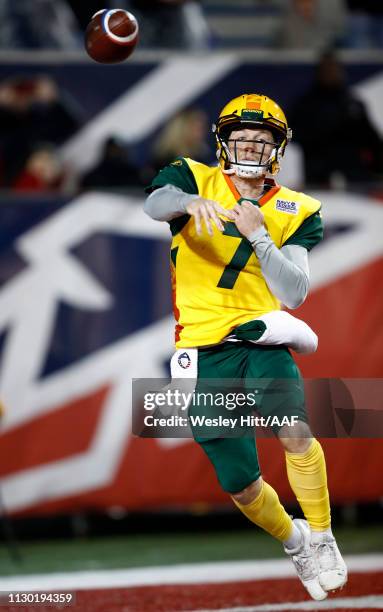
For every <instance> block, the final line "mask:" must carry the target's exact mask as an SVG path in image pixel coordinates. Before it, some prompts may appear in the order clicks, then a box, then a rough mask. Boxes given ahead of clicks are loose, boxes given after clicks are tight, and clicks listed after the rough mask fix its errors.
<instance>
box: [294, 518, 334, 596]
mask: <svg viewBox="0 0 383 612" xmlns="http://www.w3.org/2000/svg"><path fill="white" fill-rule="evenodd" d="M293 523H294V525H295V526H296V527H298V529H299V531H300V532H301V534H302V543H301V545H300V546H299V547H298V548H291V549H290V548H286V547H284V550H285V553H286V554H288V555H289V556H290V557H291V560H292V562H293V563H294V565H295V569H296V571H297V574H298V576H299V578H300V580H301V582H302V584H303V586H304V587H305V589H306V590H307V591H308V593H309V595H310V596H311V597H312V598H313V599H316V601H321V600H322V599H326V597H327V593H326V591H325V590H324V589H323V588H322V586H321V584H320V582H319V577H318V567H317V562H316V558H315V555H314V550H313V548H312V547H311V530H310V527H309V524H308V522H307V521H304V520H303V519H294V520H293Z"/></svg>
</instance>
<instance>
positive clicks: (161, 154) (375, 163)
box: [0, 0, 383, 612]
mask: <svg viewBox="0 0 383 612" xmlns="http://www.w3.org/2000/svg"><path fill="white" fill-rule="evenodd" d="M329 4H331V9H330V10H329ZM79 5H81V6H79ZM380 5H381V3H379V2H367V1H365V2H363V3H362V2H357V1H351V0H349V1H348V2H346V1H342V0H337V1H336V2H335V1H333V0H332V1H331V3H329V2H327V0H325V1H322V0H202V1H201V2H197V1H188V0H185V1H184V2H182V1H181V0H179V1H177V2H172V1H169V0H168V1H167V2H166V1H165V0H145V1H144V0H141V1H138V0H135V1H133V0H130V1H126V0H118V1H116V2H107V1H105V2H103V3H100V2H97V1H95V0H93V1H90V0H88V1H82V2H81V3H77V2H74V1H72V0H34V1H33V3H31V2H29V1H25V2H24V1H23V0H17V2H13V1H11V0H9V1H7V0H4V1H3V2H2V3H1V4H0V16H1V20H0V23H1V25H0V39H1V40H0V125H1V130H0V188H1V191H0V274H1V280H2V283H1V288H0V320H1V333H0V351H1V359H0V394H1V398H2V400H3V402H4V406H5V411H4V414H3V416H2V421H1V425H0V427H1V429H0V466H1V468H0V469H1V484H0V499H1V526H2V547H1V550H0V569H1V574H2V578H0V591H5V590H9V589H15V590H22V589H28V590H29V589H34V590H36V589H41V590H43V589H50V588H53V589H56V588H61V589H63V588H69V589H72V590H75V589H77V588H78V589H79V594H78V604H77V607H76V609H79V610H80V609H81V610H107V611H108V612H109V611H114V610H116V611H117V610H129V611H136V612H138V611H146V610H153V611H154V610H168V611H170V610H192V609H193V610H194V609H199V610H200V609H207V608H209V609H231V608H232V607H233V606H235V605H236V606H240V605H242V606H245V605H246V606H256V605H261V604H267V603H270V601H271V602H273V601H275V602H280V603H281V602H282V603H283V602H286V601H296V602H298V601H299V602H300V601H305V599H306V597H305V594H304V592H303V590H300V587H299V585H297V584H295V583H296V582H297V581H295V580H294V581H291V579H290V577H291V575H292V574H291V573H289V571H288V570H286V568H285V566H283V567H282V565H281V569H280V570H277V569H276V568H278V567H279V566H278V563H284V561H282V553H281V550H280V546H279V545H278V544H277V543H275V542H273V541H272V540H271V538H269V537H267V536H265V535H263V534H261V533H260V532H258V531H257V530H255V529H254V528H253V527H252V526H251V525H250V524H248V523H247V522H246V520H245V519H244V518H243V517H242V516H240V515H239V514H238V512H237V511H235V510H234V508H233V507H232V505H231V504H230V503H229V502H228V499H227V497H226V496H225V495H224V494H223V493H222V492H221V491H220V490H219V487H218V484H217V482H216V479H215V476H214V474H213V471H212V469H211V467H210V466H209V464H208V463H207V460H206V459H205V457H204V456H203V454H202V452H201V451H200V449H199V448H198V446H197V445H195V444H194V443H193V442H192V441H190V440H175V439H162V440H159V439H140V438H137V437H134V436H132V433H131V381H132V379H133V378H140V377H145V378H150V377H166V376H167V374H168V361H169V357H170V356H171V354H172V350H173V345H172V337H173V319H172V315H171V298H170V286H169V281H168V246H169V235H168V231H167V229H166V227H165V225H164V226H163V225H162V224H160V223H155V222H153V221H152V220H151V219H149V218H148V217H146V216H145V215H144V214H143V212H142V203H143V199H144V192H143V188H144V186H145V185H147V184H148V183H150V181H151V178H152V177H153V176H154V174H155V172H156V171H157V169H158V168H159V167H161V166H162V165H163V164H164V163H166V162H167V161H170V160H171V159H172V158H173V157H174V156H175V155H188V156H191V157H195V158H196V159H199V160H202V161H206V162H211V163H214V141H213V137H212V135H211V134H210V133H209V127H210V124H211V123H212V122H213V121H214V120H215V119H216V117H217V115H218V113H219V111H220V109H221V108H222V106H223V105H224V104H225V103H226V101H227V100H229V99H230V98H232V97H235V96H237V95H238V94H239V93H242V92H263V93H265V94H267V95H268V96H270V97H272V98H274V99H276V100H277V101H278V102H279V103H280V104H281V106H282V107H283V108H284V110H285V111H286V114H287V117H288V119H289V122H290V125H291V127H292V129H293V138H294V137H295V138H294V139H293V143H292V144H291V145H290V147H289V149H288V150H287V154H286V159H285V163H284V166H283V170H282V172H281V175H280V177H279V180H280V182H281V183H284V184H286V185H287V186H289V187H291V188H294V189H298V190H300V189H304V190H306V191H308V192H309V193H311V194H313V195H315V196H316V197H319V198H320V199H321V200H322V202H323V214H324V220H325V226H326V235H325V240H324V241H323V243H322V244H321V245H319V246H318V247H317V248H316V249H315V250H314V251H313V253H312V254H311V286H312V289H311V295H310V297H309V299H308V300H307V303H305V304H304V305H303V306H302V307H301V308H300V309H299V311H298V313H297V314H298V316H299V317H301V318H303V319H304V320H306V321H307V322H308V323H309V324H310V325H311V326H312V327H313V328H314V330H315V331H316V332H317V333H318V335H319V338H320V344H319V349H318V352H317V353H316V354H315V355H312V356H309V357H305V358H304V359H299V365H300V367H301V369H302V372H303V374H304V376H305V377H306V378H325V377H341V378H356V379H357V378H360V379H368V378H371V379H379V377H382V375H383V349H382V346H383V329H382V310H383V292H382V285H381V279H382V273H383V259H382V256H383V240H382V230H383V205H382V201H383V144H382V143H383V116H382V105H383V53H382V52H383V8H382V7H381V6H380ZM105 7H107V8H116V7H120V8H127V9H130V10H131V11H132V12H134V14H136V15H137V17H138V19H139V21H140V26H141V34H142V35H141V42H140V44H139V46H138V49H137V50H136V52H135V54H134V56H133V57H132V58H130V59H129V60H128V61H127V62H125V63H123V64H120V65H115V66H104V65H98V64H96V63H95V62H92V61H91V60H90V59H89V58H88V57H87V56H86V54H85V52H84V50H83V48H82V32H83V30H84V27H85V26H86V23H87V22H88V20H89V18H90V17H91V15H92V14H93V13H94V12H95V11H96V10H98V9H100V8H105ZM377 388H379V387H377ZM323 444H324V447H325V451H326V455H327V462H328V472H329V484H330V491H331V496H332V502H333V506H334V508H333V516H334V524H335V528H336V533H337V535H338V539H339V542H340V545H341V547H342V550H343V552H345V553H346V554H347V555H354V556H353V557H352V558H351V566H352V568H354V570H355V572H356V574H355V575H356V576H358V575H359V574H358V572H364V574H363V579H361V578H360V577H359V578H358V580H356V579H355V578H352V579H351V581H350V587H347V588H349V589H350V590H349V591H347V592H346V595H345V596H347V595H349V597H351V596H355V597H356V598H358V597H361V596H366V597H367V598H368V597H369V596H371V595H377V594H382V592H383V574H382V570H383V557H382V548H383V525H382V497H383V479H382V464H383V445H382V440H381V439H379V438H369V439H361V438H360V439H355V438H353V439H350V438H348V439H347V437H345V438H344V439H336V440H334V439H333V440H331V439H325V440H323ZM259 452H260V459H261V465H262V468H263V471H264V474H265V477H266V478H267V479H268V480H269V481H270V482H271V483H272V484H273V485H274V486H275V487H276V489H277V490H278V492H279V493H280V496H281V498H282V499H283V501H284V502H285V503H286V504H287V505H288V507H289V508H290V509H291V511H292V512H296V511H297V509H296V508H295V507H294V505H293V498H292V494H291V491H290V489H289V487H288V484H287V479H286V476H285V468H284V464H283V456H282V453H281V450H280V448H279V447H278V445H277V444H276V443H275V441H274V440H272V439H261V440H260V441H259ZM379 553H380V554H379ZM355 555H357V556H355ZM362 555H363V556H362ZM364 555H366V556H364ZM267 558H271V559H277V558H280V559H278V561H273V562H272V564H271V565H270V566H268V565H267V563H266V562H263V565H262V564H261V565H259V564H257V563H256V562H257V560H263V559H267ZM210 562H211V563H213V562H217V564H216V565H207V564H210ZM230 563H231V565H230ZM252 563H253V565H251V564H252ZM189 564H190V565H189ZM226 564H229V565H226ZM161 566H163V570H164V571H163V573H161ZM271 566H273V568H274V570H272V567H271ZM145 568H150V569H148V570H147V569H145ZM166 568H169V571H168V572H167V573H166V572H165V569H166ZM260 568H261V569H260ZM262 568H263V569H262ZM265 568H266V569H265ZM267 568H269V569H267ZM363 568H364V569H363ZM115 569H119V570H120V573H119V574H113V573H110V574H106V573H105V571H104V570H115ZM85 570H86V571H87V572H88V574H87V576H88V578H87V580H88V579H89V581H90V582H86V581H85V582H82V580H85V578H83V577H84V575H85V574H84V573H83V572H84V571H85ZM103 571H104V573H102V572H103ZM273 571H274V573H273ZM124 572H125V573H124ZM134 572H135V573H134ZM145 572H146V573H145ZM225 572H228V574H226V573H225ZM268 572H269V573H268ZM275 572H277V573H275ZM278 572H279V574H278ZM368 572H370V573H369V574H368ZM50 575H51V580H50V579H49V576H50ZM228 575H230V576H231V582H230V580H229V579H228V578H227V576H228ZM54 576H55V577H56V578H54ZM76 576H77V577H76ZM89 576H90V577H89ZM190 576H194V577H195V579H193V580H191V579H190ZM225 576H226V578H225ZM275 576H279V581H278V583H277V587H276V586H275V584H274V586H273V581H272V580H271V578H272V577H274V578H275ZM65 577H67V578H65ZM251 578H254V579H256V581H258V582H246V581H250V580H251ZM269 578H270V580H268V579H269ZM261 579H266V582H265V581H263V582H262V585H261V582H259V581H260V580H261ZM235 580H241V581H242V582H241V584H240V585H239V584H238V583H235ZM267 580H268V581H267ZM190 582H194V583H195V584H194V586H193V588H192V586H191V585H190V584H189V583H190ZM206 582H208V583H214V584H215V590H214V589H213V591H211V590H210V591H209V592H208V591H207V590H206V585H205V586H204V584H205V583H206ZM216 583H222V584H219V586H218V587H217V585H216ZM223 583H225V584H223ZM234 583H235V584H236V586H235V587H234V586H233V585H234ZM214 584H213V587H214ZM291 584H294V586H293V587H291ZM357 584H358V585H359V586H358V588H359V591H358V588H357V586H356V585H357ZM84 585H85V586H84ZM89 585H91V586H93V587H97V588H98V589H103V590H98V591H90V590H89V589H90V586H89ZM145 585H146V586H145ZM150 585H151V586H150ZM153 585H167V586H162V587H161V589H162V590H161V591H159V590H158V588H157V587H155V586H153ZM177 585H179V586H178V587H177ZM180 585H181V586H180ZM185 585H187V586H185ZM249 585H250V586H249ZM254 585H255V586H256V585H258V587H259V588H258V587H257V588H258V591H257V589H256V588H255V586H254ZM360 585H362V586H360ZM112 586H113V587H114V589H112V588H111V587H112ZM117 587H118V589H120V590H116V589H117ZM213 587H212V588H213ZM290 587H291V588H290ZM230 588H231V589H232V590H231V591H230ZM193 589H194V590H193ZM204 589H205V590H204ZM254 589H255V590H254ZM260 589H261V590H260ZM289 589H290V590H289ZM291 589H292V590H291ZM360 589H361V590H360ZM95 593H98V595H97V596H96V595H95ZM342 596H343V595H342ZM273 597H274V599H273ZM374 601H375V604H376V608H374V609H381V608H382V607H383V603H382V602H383V598H382V597H381V598H380V604H381V605H380V606H379V602H378V603H377V601H378V600H374ZM366 602H367V603H365V604H363V603H362V604H360V606H359V609H372V605H370V603H371V602H370V603H368V601H367V599H366ZM299 605H300V604H299ZM363 605H365V607H361V606H363ZM350 606H351V607H350V608H348V607H347V606H346V604H345V606H344V609H354V608H355V601H354V603H352V602H351V603H350ZM31 609H32V608H31ZM40 609H41V608H40ZM238 609H239V608H238ZM241 609H242V608H241ZM243 609H245V608H243ZM253 609H254V610H258V609H260V608H258V607H247V608H246V610H253ZM264 609H266V608H264ZM267 609H269V608H267ZM270 609H274V608H270ZM276 609H282V608H276ZM283 609H284V610H285V609H286V610H287V608H283ZM289 609H290V608H289ZM291 609H292V610H293V609H294V610H297V609H310V610H311V609H317V608H314V607H310V608H308V607H307V608H299V606H298V604H296V605H295V606H294V605H293V604H292V607H291ZM318 609H321V608H318ZM326 609H330V608H326ZM342 609H343V608H342Z"/></svg>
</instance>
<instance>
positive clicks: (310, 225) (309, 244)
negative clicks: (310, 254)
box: [283, 210, 323, 251]
mask: <svg viewBox="0 0 383 612" xmlns="http://www.w3.org/2000/svg"><path fill="white" fill-rule="evenodd" d="M322 238H323V223H322V216H321V213H320V210H318V211H317V212H316V213H314V214H313V215H311V216H310V217H307V219H305V220H304V221H303V223H302V225H300V226H299V227H298V229H297V231H296V232H294V234H293V235H292V236H290V238H288V239H287V240H286V242H284V243H283V246H285V245H286V244H298V245H299V246H303V247H304V248H305V249H307V250H308V251H311V249H312V248H313V247H314V246H315V245H316V244H318V242H320V241H321V240H322Z"/></svg>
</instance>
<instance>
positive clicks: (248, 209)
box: [232, 200, 264, 238]
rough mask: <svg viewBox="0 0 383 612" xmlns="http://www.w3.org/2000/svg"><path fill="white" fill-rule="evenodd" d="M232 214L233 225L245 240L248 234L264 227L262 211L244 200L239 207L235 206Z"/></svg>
mask: <svg viewBox="0 0 383 612" xmlns="http://www.w3.org/2000/svg"><path fill="white" fill-rule="evenodd" d="M232 212H233V213H234V223H235V225H236V226H237V229H238V231H240V232H241V234H242V235H243V236H245V238H248V237H249V236H250V234H252V233H253V232H255V230H257V229H258V228H259V227H262V225H264V217H263V213H262V211H261V210H260V209H259V208H258V206H255V205H254V204H252V203H251V202H247V201H246V200H245V201H244V202H242V204H241V205H239V204H237V205H236V206H235V207H234V208H233V210H232Z"/></svg>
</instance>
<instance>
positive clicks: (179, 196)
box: [144, 185, 199, 221]
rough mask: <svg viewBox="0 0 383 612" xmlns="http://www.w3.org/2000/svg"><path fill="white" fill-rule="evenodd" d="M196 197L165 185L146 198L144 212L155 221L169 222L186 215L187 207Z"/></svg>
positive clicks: (172, 186)
mask: <svg viewBox="0 0 383 612" xmlns="http://www.w3.org/2000/svg"><path fill="white" fill-rule="evenodd" d="M198 197H199V196H198V194H190V193H185V192H184V191H182V189H179V187H175V186H174V185H165V186H164V187H159V188H158V189H156V190H155V191H153V192H152V193H151V194H150V195H149V196H148V197H147V198H146V200H145V203H144V211H145V212H146V214H147V215H149V217H151V218H152V219H155V220H156V221H171V220H172V219H175V218H176V217H182V215H185V214H187V212H186V207H187V205H188V204H190V202H192V201H193V200H195V199H196V198H198Z"/></svg>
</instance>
